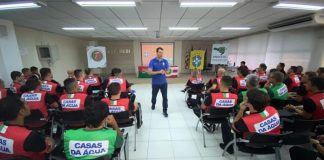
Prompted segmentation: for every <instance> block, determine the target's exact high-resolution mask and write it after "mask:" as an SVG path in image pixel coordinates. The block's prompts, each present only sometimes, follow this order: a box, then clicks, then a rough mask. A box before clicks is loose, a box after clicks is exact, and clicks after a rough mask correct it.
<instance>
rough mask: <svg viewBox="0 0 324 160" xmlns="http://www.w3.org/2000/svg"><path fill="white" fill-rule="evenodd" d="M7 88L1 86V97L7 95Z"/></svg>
mask: <svg viewBox="0 0 324 160" xmlns="http://www.w3.org/2000/svg"><path fill="white" fill-rule="evenodd" d="M7 92H8V91H7V89H5V88H0V99H2V98H5V97H7Z"/></svg>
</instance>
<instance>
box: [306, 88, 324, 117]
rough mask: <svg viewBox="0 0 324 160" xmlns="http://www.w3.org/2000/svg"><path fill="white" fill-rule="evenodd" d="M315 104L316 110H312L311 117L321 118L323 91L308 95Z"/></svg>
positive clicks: (323, 105) (323, 112)
mask: <svg viewBox="0 0 324 160" xmlns="http://www.w3.org/2000/svg"><path fill="white" fill-rule="evenodd" d="M309 98H310V99H311V100H313V102H314V103H315V105H316V110H315V112H313V113H312V114H313V119H316V120H318V119H323V118H324V108H323V107H324V93H316V94H314V95H312V96H310V97H309Z"/></svg>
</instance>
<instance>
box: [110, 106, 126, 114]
mask: <svg viewBox="0 0 324 160" xmlns="http://www.w3.org/2000/svg"><path fill="white" fill-rule="evenodd" d="M124 111H126V110H125V106H109V113H120V112H124Z"/></svg>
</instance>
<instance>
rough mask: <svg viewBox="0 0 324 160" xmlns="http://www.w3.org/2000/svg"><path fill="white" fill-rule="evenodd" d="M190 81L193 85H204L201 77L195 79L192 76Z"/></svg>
mask: <svg viewBox="0 0 324 160" xmlns="http://www.w3.org/2000/svg"><path fill="white" fill-rule="evenodd" d="M189 80H190V82H191V83H192V84H199V83H203V80H204V79H203V77H202V76H201V75H200V76H196V77H193V76H191V77H190V78H189Z"/></svg>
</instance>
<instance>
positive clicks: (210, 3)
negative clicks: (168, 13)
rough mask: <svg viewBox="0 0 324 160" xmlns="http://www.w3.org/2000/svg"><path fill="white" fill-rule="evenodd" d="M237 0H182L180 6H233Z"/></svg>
mask: <svg viewBox="0 0 324 160" xmlns="http://www.w3.org/2000/svg"><path fill="white" fill-rule="evenodd" d="M236 4H237V2H180V7H233V6H235V5H236Z"/></svg>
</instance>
